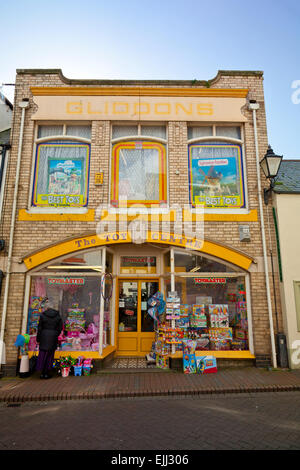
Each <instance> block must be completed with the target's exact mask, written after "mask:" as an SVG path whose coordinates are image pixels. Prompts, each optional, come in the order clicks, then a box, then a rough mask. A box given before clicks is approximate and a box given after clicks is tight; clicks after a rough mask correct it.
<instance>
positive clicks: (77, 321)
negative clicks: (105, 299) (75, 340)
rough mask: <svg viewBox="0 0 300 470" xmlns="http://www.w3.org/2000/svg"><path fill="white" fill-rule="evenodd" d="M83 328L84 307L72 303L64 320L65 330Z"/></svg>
mask: <svg viewBox="0 0 300 470" xmlns="http://www.w3.org/2000/svg"><path fill="white" fill-rule="evenodd" d="M82 328H83V329H84V328H85V309H82V308H79V306H78V304H76V303H74V304H73V305H72V307H71V308H69V309H68V317H67V319H66V321H65V330H66V331H71V332H72V331H80V330H81V329H82Z"/></svg>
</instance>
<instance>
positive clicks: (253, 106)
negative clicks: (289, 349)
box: [249, 102, 277, 369]
mask: <svg viewBox="0 0 300 470" xmlns="http://www.w3.org/2000/svg"><path fill="white" fill-rule="evenodd" d="M249 109H250V110H251V111H252V116H253V128H254V141H255V155H256V172H257V190H258V202H259V212H260V226H261V238H262V246H263V258H264V269H265V280H266V291H267V303H268V313H269V325H270V339H271V349H272V364H273V367H274V368H275V369H276V368H277V357H276V346H275V337H274V327H273V315H272V302H271V294H270V283H269V267H268V258H267V249H266V236H265V222H264V213H263V204H262V195H261V182H260V165H259V151H258V138H257V126H256V110H257V109H259V104H258V103H256V102H255V103H253V102H250V103H249Z"/></svg>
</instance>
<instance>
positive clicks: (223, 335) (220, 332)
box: [208, 328, 232, 341]
mask: <svg viewBox="0 0 300 470" xmlns="http://www.w3.org/2000/svg"><path fill="white" fill-rule="evenodd" d="M208 331H209V339H210V340H211V341H218V340H224V339H226V340H232V328H210V329H209V330H208Z"/></svg>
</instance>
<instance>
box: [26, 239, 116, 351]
mask: <svg viewBox="0 0 300 470" xmlns="http://www.w3.org/2000/svg"><path fill="white" fill-rule="evenodd" d="M96 250H97V251H98V250H101V262H102V270H101V271H96V270H95V272H87V271H84V270H83V271H78V272H75V273H73V274H72V272H67V269H66V271H65V272H64V271H63V269H59V270H58V271H55V270H53V271H51V270H48V271H47V267H48V266H51V265H53V264H55V263H59V262H60V261H62V260H63V259H64V258H65V257H66V256H67V255H68V254H64V255H62V256H59V257H57V258H54V259H53V260H51V261H50V262H49V261H47V262H46V263H43V264H41V265H40V266H38V267H36V268H34V269H32V270H31V271H29V272H28V273H27V274H26V278H25V295H24V304H23V319H22V328H21V331H22V334H25V333H26V331H27V324H28V314H29V300H30V293H31V286H32V279H33V278H35V277H53V276H56V277H72V276H73V277H77V276H85V277H99V278H102V276H103V274H104V273H106V272H107V271H106V256H107V253H111V254H112V255H113V256H114V254H115V253H114V251H113V250H111V249H109V248H108V247H106V246H104V247H99V248H97V249H96ZM92 251H95V249H92ZM87 252H91V249H90V248H89V249H83V250H78V251H76V253H77V254H78V253H81V254H84V253H87ZM70 254H71V253H70ZM113 263H114V259H113ZM62 267H63V266H62ZM65 267H66V268H67V267H68V266H67V265H66V266H65ZM79 267H81V268H82V266H78V268H79ZM95 267H97V268H99V266H95ZM103 267H104V269H103ZM111 274H112V273H111ZM112 278H113V286H114V288H115V278H116V276H114V275H113V274H112ZM101 282H102V281H101ZM102 288H103V289H104V288H105V279H104V281H103V287H102ZM109 301H110V344H109V345H107V346H109V347H111V346H112V347H114V344H115V343H114V327H115V318H114V313H113V312H114V307H115V305H114V299H113V297H112V298H111V299H110V300H109ZM104 303H105V301H104V298H103V296H102V295H101V296H100V303H99V308H100V324H101V315H102V316H103V312H104ZM102 328H103V325H102ZM102 332H103V330H101V329H100V328H99V350H98V351H96V352H97V353H99V355H100V356H101V355H102V353H103V347H102V339H103V338H102ZM100 338H101V340H100ZM83 352H84V351H83ZM59 353H63V354H66V353H70V354H71V355H72V353H78V351H67V352H66V351H59ZM90 353H92V351H90Z"/></svg>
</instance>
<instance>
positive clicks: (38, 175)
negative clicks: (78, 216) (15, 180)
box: [32, 142, 90, 207]
mask: <svg viewBox="0 0 300 470" xmlns="http://www.w3.org/2000/svg"><path fill="white" fill-rule="evenodd" d="M89 155H90V145H89V144H84V143H79V142H47V143H40V144H38V145H37V151H36V161H35V170H34V183H33V196H32V204H33V205H34V206H40V207H45V206H54V207H56V206H62V207H68V206H70V207H81V206H86V205H87V201H88V177H89Z"/></svg>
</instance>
